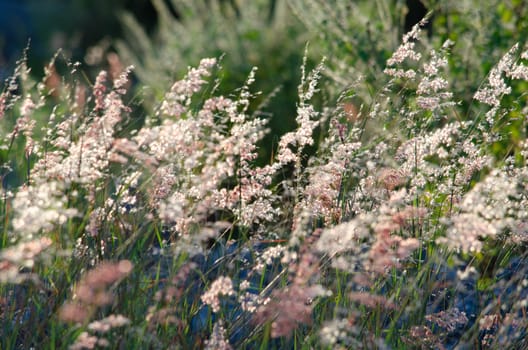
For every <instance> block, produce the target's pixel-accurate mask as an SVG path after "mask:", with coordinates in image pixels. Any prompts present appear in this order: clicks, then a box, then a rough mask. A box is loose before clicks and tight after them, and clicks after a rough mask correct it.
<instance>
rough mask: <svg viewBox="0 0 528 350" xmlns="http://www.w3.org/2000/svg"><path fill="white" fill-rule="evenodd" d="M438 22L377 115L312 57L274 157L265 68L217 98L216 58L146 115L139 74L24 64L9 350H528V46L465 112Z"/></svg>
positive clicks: (6, 165) (401, 58) (4, 336)
mask: <svg viewBox="0 0 528 350" xmlns="http://www.w3.org/2000/svg"><path fill="white" fill-rule="evenodd" d="M424 24H425V20H424V21H422V22H420V23H419V24H417V25H416V26H414V27H413V29H412V30H411V31H410V32H409V33H406V34H405V35H404V36H403V39H402V41H401V42H400V45H399V46H398V47H397V48H396V49H395V51H394V53H393V54H391V55H390V56H388V57H387V60H386V63H385V68H384V69H383V74H384V77H385V78H384V79H385V83H384V85H383V87H382V88H380V90H379V91H378V92H377V93H376V95H375V98H373V100H372V102H371V103H369V104H368V105H365V106H364V107H363V108H362V109H359V108H356V106H354V105H353V104H352V103H351V102H350V101H349V100H347V98H346V97H347V93H345V94H343V95H342V96H341V97H340V98H339V99H337V101H336V103H335V104H329V105H327V106H326V107H325V108H324V109H322V110H318V109H317V108H316V107H315V106H314V103H313V101H314V98H315V96H316V95H317V94H318V93H320V91H319V90H320V89H321V87H320V85H319V82H320V79H321V76H322V75H323V74H324V70H325V62H326V61H325V60H324V59H323V60H322V62H321V63H320V64H319V65H317V66H316V67H315V68H313V69H309V68H308V67H307V63H306V61H307V60H306V57H307V55H306V54H305V61H304V64H303V65H302V66H301V67H300V77H301V78H300V82H299V86H298V99H297V101H296V124H297V127H296V129H294V130H292V131H290V132H287V133H285V134H283V135H282V136H280V138H279V139H278V142H277V144H276V147H275V151H274V153H273V156H272V158H271V160H270V161H269V163H268V164H264V165H261V164H259V163H257V162H256V159H257V157H258V147H257V144H258V142H259V141H260V140H261V139H262V138H263V137H264V136H265V134H266V132H267V124H266V123H267V121H266V119H265V118H263V117H262V116H261V115H258V114H253V113H251V112H250V104H251V101H252V99H253V98H255V96H256V95H257V93H256V92H252V84H253V83H254V81H255V75H256V69H253V70H251V71H250V72H249V74H248V77H247V78H246V81H245V83H244V84H243V86H242V87H240V88H239V89H236V90H235V91H233V92H232V93H231V94H228V95H221V94H219V92H218V84H221V83H222V82H221V81H218V80H217V79H216V74H217V72H218V60H217V59H216V58H206V59H202V60H201V61H200V62H199V63H198V65H197V66H195V67H192V68H189V69H188V71H187V73H186V74H185V75H184V76H183V77H182V78H181V80H177V81H175V82H173V83H172V84H171V86H170V87H169V88H168V89H167V90H166V91H165V92H164V93H163V94H162V96H161V97H160V99H159V101H158V102H157V103H156V104H155V106H154V107H153V108H152V110H149V111H148V113H147V115H146V117H145V120H144V121H142V122H141V123H139V122H137V121H135V120H133V118H134V117H133V116H134V114H133V113H132V112H133V109H134V108H137V103H136V102H135V101H136V100H135V97H134V96H131V95H130V93H129V92H128V91H129V90H130V89H131V86H130V74H131V73H132V72H133V67H128V68H125V69H123V70H122V71H120V72H118V74H109V73H107V72H106V71H101V72H100V73H99V74H98V75H97V78H96V79H95V80H94V81H93V82H89V81H87V80H86V79H85V77H84V76H83V75H82V72H81V71H79V66H78V64H71V63H69V62H67V61H66V62H64V61H63V60H62V59H61V57H60V55H58V56H57V57H56V58H55V59H53V60H52V62H51V63H50V64H49V65H48V66H47V68H46V74H45V78H44V79H43V80H42V81H41V82H34V81H32V80H31V76H30V75H29V74H28V73H29V72H28V69H27V66H26V61H25V60H24V59H22V60H21V61H20V62H19V64H18V67H17V70H16V71H15V72H14V75H13V77H12V78H11V79H9V80H8V81H6V84H5V85H4V88H3V92H2V94H1V95H0V115H1V117H2V121H3V124H2V125H3V128H2V138H1V140H2V147H1V153H0V154H1V160H2V179H3V182H2V184H3V187H2V201H1V207H0V208H1V219H2V220H1V221H0V222H1V225H2V230H1V232H2V239H1V241H0V242H1V247H0V248H1V250H0V282H1V284H0V292H1V295H0V296H1V299H0V302H1V303H0V318H1V320H2V322H1V323H0V324H1V328H0V334H1V336H0V344H1V345H0V346H1V348H2V349H4V348H5V349H11V348H13V349H14V348H24V349H25V348H71V349H91V348H96V347H108V348H126V349H145V348H156V349H158V348H159V349H166V348H184V349H187V348H209V349H229V348H233V349H241V348H248V349H254V348H259V349H267V348H277V349H285V348H287V349H289V348H293V349H310V348H328V349H334V348H350V349H360V348H365V349H373V348H379V349H384V348H391V349H392V348H394V349H409V348H417V349H422V348H423V349H427V348H440V349H442V348H483V349H496V348H512V349H522V348H526V347H527V346H528V345H527V344H526V329H528V328H527V323H528V322H527V318H526V304H527V303H528V299H527V298H528V293H527V291H528V282H527V280H526V273H527V272H528V271H527V266H528V265H527V264H526V252H525V246H526V242H527V220H528V217H527V213H526V207H527V204H528V203H526V201H527V194H528V189H527V187H526V184H527V183H528V171H527V164H528V163H527V155H528V143H527V141H526V116H525V114H526V108H525V106H524V103H523V101H524V100H523V96H522V95H520V96H510V94H512V91H516V89H515V87H517V84H522V82H523V81H525V80H526V79H527V78H528V68H527V66H526V65H525V64H524V62H525V60H526V59H527V58H528V52H526V51H524V50H523V49H521V48H520V47H519V46H518V45H515V46H513V47H512V48H511V49H510V50H509V51H507V52H505V54H504V56H503V57H502V58H501V59H500V60H499V61H498V63H497V64H496V66H494V67H493V68H492V69H491V70H490V72H489V74H488V76H487V77H486V78H485V80H484V81H483V83H482V84H481V86H480V87H479V88H478V89H477V90H476V91H474V94H473V98H474V103H475V104H481V105H482V106H481V108H476V109H474V110H471V111H474V113H475V114H471V113H473V112H471V111H470V112H471V113H470V114H468V115H467V117H466V116H461V115H460V113H458V108H459V107H458V104H457V102H458V99H457V96H456V95H455V94H454V93H453V92H452V91H451V89H450V84H452V83H453V82H450V81H449V80H448V79H449V77H450V66H449V64H448V63H449V61H448V60H449V53H450V48H451V46H452V43H451V42H450V41H447V42H446V43H444V45H442V46H439V47H437V48H435V49H434V50H433V49H431V50H428V49H426V46H424V45H421V40H422V37H423V33H422V26H423V25H424ZM61 71H62V72H64V73H63V74H62V75H61V74H59V73H58V72H61ZM512 86H513V87H514V88H512ZM512 101H514V102H512ZM512 123H514V124H515V125H519V128H518V129H516V134H515V135H510V134H507V133H508V132H512V128H510V127H508V126H509V125H510V124H512ZM316 129H320V130H321V132H320V134H321V135H322V137H321V138H320V139H317V138H316V137H315V136H314V135H316V134H315V131H316ZM512 140H515V142H511V141H512ZM504 145H506V147H503V146H504ZM313 146H317V152H316V153H315V154H314V155H313V156H309V154H310V153H309V152H307V149H308V147H313ZM504 150H506V151H504Z"/></svg>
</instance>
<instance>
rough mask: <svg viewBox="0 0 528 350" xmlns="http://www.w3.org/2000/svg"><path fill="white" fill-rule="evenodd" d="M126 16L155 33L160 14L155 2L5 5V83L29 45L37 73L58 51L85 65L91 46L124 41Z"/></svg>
mask: <svg viewBox="0 0 528 350" xmlns="http://www.w3.org/2000/svg"><path fill="white" fill-rule="evenodd" d="M125 11H127V12H129V13H131V14H132V15H134V16H135V17H136V18H137V19H138V21H139V22H140V23H141V25H142V26H143V27H144V28H145V29H146V30H147V31H148V32H152V30H153V28H154V26H155V23H156V18H157V14H156V11H155V9H154V7H153V5H152V3H151V1H150V0H112V1H106V0H0V70H1V73H0V74H1V76H2V78H5V77H6V76H8V75H10V74H11V71H12V69H13V66H14V63H15V62H16V61H17V60H18V59H20V58H21V56H22V51H23V49H24V48H25V47H26V46H27V45H28V42H29V41H30V50H29V54H28V59H29V62H30V65H31V66H33V67H34V68H35V69H36V70H39V71H42V67H43V66H44V64H45V62H47V61H48V60H50V58H51V57H52V56H53V54H54V53H55V52H56V51H57V50H58V49H62V50H64V52H65V54H66V55H67V56H69V57H70V58H71V59H72V60H76V61H81V62H82V61H83V60H84V56H85V55H86V51H87V49H88V48H89V47H92V46H95V45H97V44H98V43H100V42H101V41H102V40H104V39H105V38H106V39H107V40H110V41H111V40H113V39H115V38H118V37H120V36H122V34H123V26H122V25H121V23H120V15H121V14H122V13H124V12H125ZM35 74H38V72H35Z"/></svg>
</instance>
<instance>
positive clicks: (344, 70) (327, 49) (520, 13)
mask: <svg viewBox="0 0 528 350" xmlns="http://www.w3.org/2000/svg"><path fill="white" fill-rule="evenodd" d="M428 12H431V13H432V15H431V16H430V19H429V23H428V24H427V26H426V30H425V33H424V35H423V38H422V40H421V42H420V45H422V49H424V50H425V51H428V50H431V49H432V48H439V47H441V45H442V44H443V43H444V42H445V41H446V40H447V39H449V40H452V41H453V42H454V43H455V44H454V45H453V47H452V48H451V53H450V55H451V56H450V60H449V70H450V71H449V76H450V79H451V80H450V81H453V82H454V81H456V84H453V86H451V88H452V90H453V93H454V94H455V96H457V97H458V98H459V99H460V106H461V107H460V108H461V112H460V113H461V115H462V116H463V115H466V112H467V109H468V108H470V106H471V105H472V92H473V91H476V88H477V87H478V86H479V85H480V84H481V83H482V81H483V80H484V79H485V77H486V75H487V74H488V72H489V70H490V69H491V67H492V66H493V65H494V64H496V63H497V62H498V60H499V59H500V57H501V56H502V55H503V54H504V53H505V52H507V51H508V50H509V48H510V47H511V46H512V45H513V44H515V43H516V42H520V44H521V47H522V46H523V45H524V44H525V42H526V38H528V25H527V23H528V20H527V19H528V4H527V2H526V1H525V0H510V1H506V2H505V1H502V0H488V1H485V2H481V1H478V0H442V1H437V0H436V1H435V0H357V1H356V0H280V1H278V0H112V1H108V0H0V78H1V80H2V81H3V80H5V79H6V78H7V77H8V76H9V75H10V74H11V73H12V71H13V68H14V65H15V62H16V61H17V60H18V59H20V58H21V57H22V52H23V50H24V48H25V47H28V42H29V40H30V41H31V42H30V44H29V51H28V62H29V66H30V67H32V74H33V75H35V77H39V76H41V75H42V74H43V67H44V66H45V65H46V63H47V62H48V61H49V60H50V59H51V57H52V56H53V54H54V53H55V52H56V51H57V50H58V49H61V50H62V57H64V58H65V59H67V60H71V61H74V62H75V61H79V62H81V63H82V67H81V69H82V70H83V72H84V73H85V75H86V77H88V81H89V82H90V81H91V82H93V80H94V78H95V74H96V73H97V72H98V70H99V69H102V68H104V69H109V70H110V71H112V70H120V69H122V68H123V67H125V66H127V65H130V64H133V65H134V66H135V70H134V79H135V84H134V87H133V89H135V90H136V91H135V94H136V96H141V101H140V105H141V108H142V110H143V111H144V112H142V113H149V111H152V110H153V109H154V108H155V107H156V105H157V104H159V101H160V100H161V99H162V98H163V95H164V92H165V91H167V89H168V88H169V87H170V86H171V84H172V83H173V82H174V81H175V80H177V79H179V78H181V77H182V76H183V75H184V74H185V72H186V71H187V68H188V67H189V66H195V65H196V64H197V63H198V62H199V60H200V59H201V58H204V57H217V58H219V57H221V64H222V67H223V69H221V71H219V72H218V74H217V77H218V79H220V80H221V84H220V87H219V90H218V93H221V94H225V95H228V96H229V95H230V94H233V92H234V91H236V89H237V88H239V87H241V86H242V85H243V84H244V81H245V80H246V78H247V75H248V73H249V72H250V70H251V68H252V67H253V66H256V67H258V72H257V75H256V82H255V84H254V86H253V89H252V91H262V94H261V95H259V96H257V97H256V98H255V99H254V101H253V104H252V105H251V108H250V113H254V114H258V115H260V116H264V117H266V118H269V127H270V128H271V130H272V132H271V133H270V134H269V136H267V138H266V139H264V140H263V143H262V145H261V149H262V154H261V161H264V162H265V161H266V160H267V159H268V160H269V157H270V156H271V155H272V154H273V147H274V145H275V144H276V140H277V139H278V136H279V135H281V134H283V133H285V132H287V131H289V130H292V129H293V128H294V126H295V115H296V103H297V95H298V93H297V85H298V84H299V82H300V72H301V70H300V66H301V64H302V61H303V56H304V54H305V48H306V45H307V43H308V44H309V49H308V51H307V52H308V54H307V57H306V58H307V65H308V67H307V68H308V69H310V68H311V67H313V66H314V65H315V64H317V63H318V62H320V60H321V58H322V57H323V56H326V57H327V61H326V69H325V72H324V74H325V79H323V81H322V86H323V87H324V88H323V89H321V94H319V95H318V96H317V100H316V101H314V104H315V105H316V107H318V106H319V107H320V106H323V105H329V104H331V105H336V104H337V105H340V104H341V105H342V106H345V105H346V106H347V108H348V109H349V112H350V111H352V112H351V113H353V114H355V115H356V116H355V117H358V118H359V117H361V114H362V113H363V112H362V106H369V105H370V104H371V103H372V101H373V100H374V99H375V96H376V94H377V92H378V91H380V90H381V89H382V88H383V87H384V85H385V84H386V83H387V77H386V76H385V75H384V73H383V69H384V68H385V62H386V60H387V59H388V58H389V57H390V55H391V54H392V52H394V50H395V49H396V48H397V47H398V45H399V44H400V42H401V37H402V35H403V33H405V32H406V31H408V30H409V29H410V28H411V27H412V25H414V24H415V23H417V22H418V21H419V20H420V19H421V18H423V17H424V16H425V15H426V14H427V13H428ZM336 101H337V103H336ZM329 102H330V103H329Z"/></svg>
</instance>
